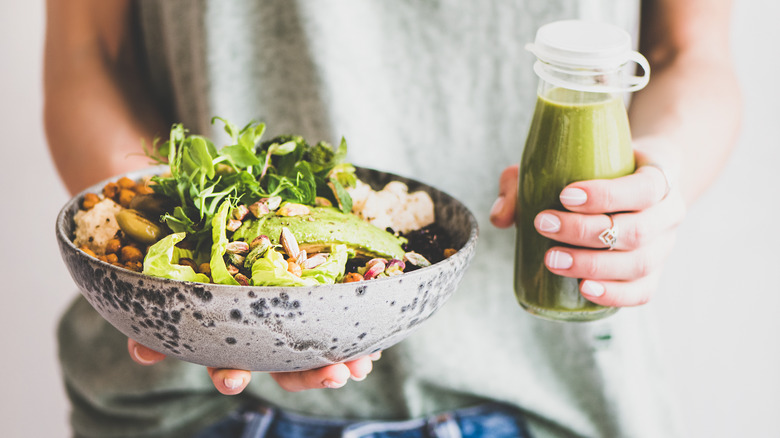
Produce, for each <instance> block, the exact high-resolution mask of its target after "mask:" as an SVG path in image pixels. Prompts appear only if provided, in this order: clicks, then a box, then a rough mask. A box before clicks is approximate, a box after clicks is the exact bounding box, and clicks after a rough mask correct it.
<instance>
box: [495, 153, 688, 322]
mask: <svg viewBox="0 0 780 438" xmlns="http://www.w3.org/2000/svg"><path fill="white" fill-rule="evenodd" d="M636 162H637V170H636V172H634V173H633V174H631V175H628V176H625V177H622V178H616V179H612V180H591V181H579V182H575V183H572V184H570V185H568V186H567V187H566V188H564V189H563V191H562V192H561V194H560V200H561V203H562V204H563V206H564V207H565V208H566V209H567V211H559V210H544V211H541V212H538V214H537V216H536V218H535V220H534V225H535V227H536V230H537V231H538V232H539V233H540V234H541V235H543V236H545V237H547V238H550V239H552V240H555V241H557V242H560V243H564V244H567V245H572V246H574V247H575V248H572V247H569V246H554V247H552V248H550V250H548V251H547V254H546V255H545V265H546V266H547V269H549V270H550V271H551V272H553V273H555V274H557V275H562V276H565V277H573V278H580V279H582V281H580V292H581V293H582V295H583V296H584V297H585V298H587V299H588V300H590V301H592V302H594V303H597V304H601V305H604V306H612V307H623V306H635V305H640V304H645V303H647V302H648V300H649V299H650V297H651V296H652V294H653V292H654V291H655V289H656V288H657V286H658V281H659V278H660V274H661V268H662V267H663V264H664V262H665V261H666V258H667V257H668V256H669V253H670V252H671V250H672V247H673V245H674V242H675V236H676V229H677V226H678V225H679V224H680V222H681V221H682V220H683V218H684V216H685V210H686V207H685V202H684V201H683V198H682V195H681V193H680V191H679V190H678V189H677V187H676V186H675V185H674V183H673V181H672V175H670V174H668V173H666V170H663V171H662V170H661V169H660V168H659V167H656V166H659V165H660V164H659V165H653V164H651V163H653V161H652V160H651V159H650V158H649V157H648V156H647V155H645V154H643V153H640V152H637V153H636ZM664 168H665V169H666V168H673V166H672V163H669V164H668V165H664ZM517 181H518V167H517V166H511V167H508V168H507V169H505V170H504V172H503V173H502V175H501V179H500V182H499V199H498V200H497V201H496V204H495V205H494V208H493V211H491V221H492V222H493V224H494V225H495V226H497V227H500V228H505V227H508V226H510V225H512V224H513V223H514V213H515V206H516V202H515V200H516V197H517ZM613 227H614V228H616V229H617V241H616V242H614V247H613V248H612V250H608V245H607V244H605V243H604V242H602V240H601V239H600V238H599V235H600V234H601V233H602V232H603V231H604V230H607V229H609V228H613Z"/></svg>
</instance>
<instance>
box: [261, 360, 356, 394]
mask: <svg viewBox="0 0 780 438" xmlns="http://www.w3.org/2000/svg"><path fill="white" fill-rule="evenodd" d="M350 375H351V373H350V370H349V368H348V367H347V366H346V365H345V364H343V363H340V364H335V365H328V366H325V367H322V368H317V369H315V370H310V371H293V372H288V373H271V377H273V379H274V380H276V383H278V384H279V386H281V387H282V388H283V389H285V390H287V391H290V392H299V391H304V390H306V389H317V388H341V387H342V386H344V385H346V384H347V380H349V377H350Z"/></svg>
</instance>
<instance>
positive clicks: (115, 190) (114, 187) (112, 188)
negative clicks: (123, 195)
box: [103, 182, 119, 199]
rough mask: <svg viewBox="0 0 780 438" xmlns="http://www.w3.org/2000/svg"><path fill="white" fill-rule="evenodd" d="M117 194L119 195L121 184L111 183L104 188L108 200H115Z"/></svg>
mask: <svg viewBox="0 0 780 438" xmlns="http://www.w3.org/2000/svg"><path fill="white" fill-rule="evenodd" d="M117 194H119V184H117V183H115V182H110V183H108V184H106V185H105V186H103V196H105V197H106V198H111V199H114V197H115V196H116V195H117Z"/></svg>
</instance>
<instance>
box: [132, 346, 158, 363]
mask: <svg viewBox="0 0 780 438" xmlns="http://www.w3.org/2000/svg"><path fill="white" fill-rule="evenodd" d="M133 354H134V355H135V358H136V360H137V361H138V362H140V363H142V364H144V365H152V364H154V363H155V361H154V360H153V359H147V358H145V357H143V356H141V352H140V349H139V348H138V346H137V345H136V346H135V347H133Z"/></svg>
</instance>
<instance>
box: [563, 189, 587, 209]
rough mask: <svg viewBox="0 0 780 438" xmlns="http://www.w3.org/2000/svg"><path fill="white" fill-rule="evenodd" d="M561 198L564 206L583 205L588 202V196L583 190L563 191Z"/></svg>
mask: <svg viewBox="0 0 780 438" xmlns="http://www.w3.org/2000/svg"><path fill="white" fill-rule="evenodd" d="M560 198H561V203H562V204H563V205H582V204H584V203H585V202H587V201H588V194H587V193H585V190H582V189H578V188H568V189H563V191H562V192H561V196H560Z"/></svg>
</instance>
